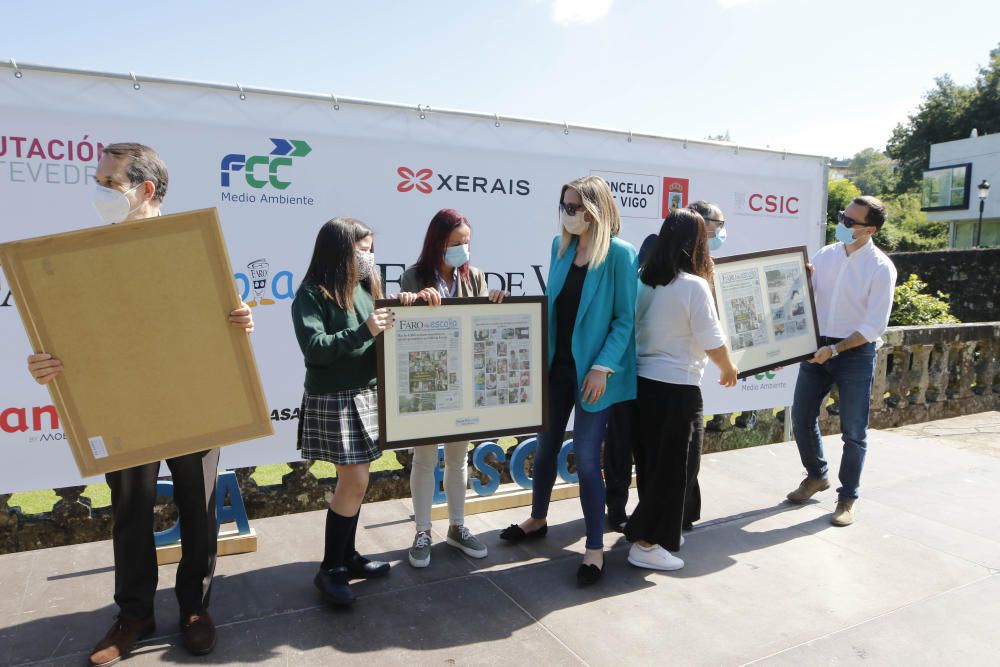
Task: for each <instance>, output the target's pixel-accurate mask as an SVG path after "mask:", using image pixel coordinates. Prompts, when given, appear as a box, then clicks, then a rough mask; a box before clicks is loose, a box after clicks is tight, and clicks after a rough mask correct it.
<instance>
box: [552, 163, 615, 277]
mask: <svg viewBox="0 0 1000 667" xmlns="http://www.w3.org/2000/svg"><path fill="white" fill-rule="evenodd" d="M567 189H572V190H575V191H576V192H578V193H579V195H580V199H581V200H583V210H584V211H586V212H587V213H589V214H590V217H591V218H593V220H592V221H591V223H590V225H589V226H588V227H587V231H586V232H584V233H585V234H589V235H590V244H589V245H588V246H587V263H588V264H589V265H590V268H589V270H593V269H596V268H597V267H599V266H600V265H601V264H603V263H604V260H605V259H607V257H608V249H609V248H610V247H611V237H613V236H618V232H619V231H621V228H622V219H621V217H620V216H619V215H618V207H617V206H615V196H614V195H613V194H611V186H609V185H608V182H607V181H605V180H604V179H603V178H601V177H600V176H584V177H583V178H578V179H576V180H575V181H570V182H569V183H567V184H566V185H564V186H562V190H561V191H560V192H559V203H560V204H561V203H562V200H563V199H562V198H563V195H564V194H566V190H567ZM560 227H561V228H562V236H561V237H560V239H559V257H562V256H563V253H565V252H566V248H568V247H569V244H570V242H571V241H572V240H573V234H570V233H569V232H567V231H566V228H565V227H562V226H561V225H560Z"/></svg>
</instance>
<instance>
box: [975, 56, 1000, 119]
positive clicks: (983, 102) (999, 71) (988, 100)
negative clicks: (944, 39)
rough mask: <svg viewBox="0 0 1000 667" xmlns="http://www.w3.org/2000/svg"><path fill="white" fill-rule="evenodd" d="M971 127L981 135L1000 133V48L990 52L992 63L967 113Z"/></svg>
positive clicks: (982, 74)
mask: <svg viewBox="0 0 1000 667" xmlns="http://www.w3.org/2000/svg"><path fill="white" fill-rule="evenodd" d="M967 116H968V121H967V122H968V123H969V127H970V128H972V127H974V128H976V129H977V130H979V133H980V134H983V133H989V134H993V133H994V132H998V131H1000V47H997V48H995V49H993V50H992V51H990V61H989V63H988V64H987V65H986V66H985V67H980V68H979V76H978V77H976V84H975V88H974V92H973V95H972V99H971V100H970V101H969V108H968V111H967Z"/></svg>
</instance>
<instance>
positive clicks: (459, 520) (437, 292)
mask: <svg viewBox="0 0 1000 667" xmlns="http://www.w3.org/2000/svg"><path fill="white" fill-rule="evenodd" d="M471 237H472V226H471V225H470V224H469V221H468V219H467V218H466V217H465V216H464V215H462V214H461V213H459V212H458V211H456V210H454V209H450V208H445V209H441V210H440V211H438V212H437V214H436V215H435V216H434V217H433V218H432V219H431V222H430V224H429V225H428V226H427V233H426V235H425V236H424V246H423V249H422V250H421V251H420V257H419V258H418V259H417V262H416V264H414V265H413V266H411V267H410V268H408V269H407V270H406V271H405V272H404V273H403V275H402V276H401V277H400V279H399V287H400V289H401V290H402V292H401V293H400V294H399V300H400V302H401V303H402V304H403V305H404V306H409V305H412V304H413V303H415V302H416V301H417V300H420V299H422V300H423V301H425V302H427V303H428V304H429V305H431V306H438V305H440V304H441V299H442V298H457V297H475V296H480V297H481V296H488V297H489V298H490V301H493V302H494V303H500V302H501V301H503V299H504V297H505V296H507V294H506V292H502V291H500V290H492V291H491V290H489V289H488V288H487V286H486V275H485V274H484V273H483V272H482V271H480V270H479V269H477V268H475V267H474V266H471V265H470V264H469V240H470V239H471ZM444 451H445V469H444V490H445V494H446V496H447V497H448V520H449V525H448V536H447V543H448V544H450V545H451V546H453V547H455V548H456V549H459V550H460V551H462V552H463V553H464V554H465V555H467V556H470V557H472V558H485V557H486V554H487V549H486V545H484V544H483V543H482V542H480V541H479V539H478V538H476V536H475V535H473V534H472V533H471V532H469V529H468V528H466V527H465V490H466V488H467V486H468V453H469V443H468V441H464V440H463V441H461V442H450V443H446V444H445V446H444ZM437 465H438V448H437V447H434V446H430V445H424V446H423V447H416V448H415V449H414V450H413V466H412V468H411V471H410V495H411V496H412V497H413V518H414V521H415V522H416V524H417V526H416V527H417V533H416V536H415V537H414V538H413V546H412V547H410V551H409V554H408V556H409V561H410V565H412V566H413V567H427V566H428V565H430V562H431V503H432V502H433V499H434V484H435V482H434V468H435V467H436V466H437Z"/></svg>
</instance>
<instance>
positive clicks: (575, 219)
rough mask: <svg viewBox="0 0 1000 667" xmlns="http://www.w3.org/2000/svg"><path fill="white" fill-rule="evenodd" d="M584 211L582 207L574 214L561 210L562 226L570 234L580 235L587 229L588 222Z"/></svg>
mask: <svg viewBox="0 0 1000 667" xmlns="http://www.w3.org/2000/svg"><path fill="white" fill-rule="evenodd" d="M586 215H587V214H586V212H585V211H584V210H583V209H579V210H578V211H577V212H576V215H572V216H571V215H570V214H569V213H566V212H565V211H563V214H562V226H563V228H564V229H565V230H566V231H567V232H569V233H570V234H576V235H580V234H583V233H584V232H585V231H587V227H589V226H590V223H589V222H587V217H586Z"/></svg>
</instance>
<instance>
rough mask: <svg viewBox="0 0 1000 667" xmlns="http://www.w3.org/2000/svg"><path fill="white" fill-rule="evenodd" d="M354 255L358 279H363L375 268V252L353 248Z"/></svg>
mask: <svg viewBox="0 0 1000 667" xmlns="http://www.w3.org/2000/svg"><path fill="white" fill-rule="evenodd" d="M354 256H355V258H356V261H357V263H358V280H364V279H365V278H367V277H368V276H369V275H370V274H371V272H372V270H373V269H374V268H375V253H373V252H369V251H367V250H358V249H357V248H355V249H354Z"/></svg>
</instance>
